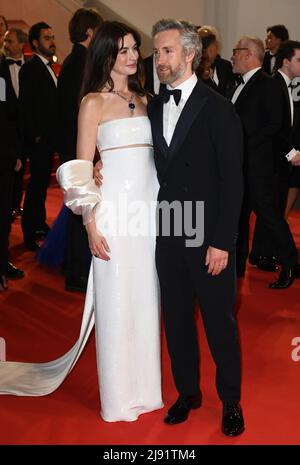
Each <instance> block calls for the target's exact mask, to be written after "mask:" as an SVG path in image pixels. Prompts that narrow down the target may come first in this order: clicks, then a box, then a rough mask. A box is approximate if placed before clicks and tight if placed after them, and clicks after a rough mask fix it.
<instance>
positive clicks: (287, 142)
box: [251, 40, 300, 257]
mask: <svg viewBox="0 0 300 465" xmlns="http://www.w3.org/2000/svg"><path fill="white" fill-rule="evenodd" d="M277 63H278V66H279V69H278V71H277V72H276V73H275V74H274V76H273V79H274V80H275V81H276V82H277V83H278V87H279V89H280V91H281V99H282V110H283V117H282V126H281V130H280V131H279V132H278V133H277V134H276V137H275V143H274V151H275V157H276V159H275V161H276V171H277V173H278V206H279V209H280V212H281V214H282V216H284V213H285V206H286V200H287V193H288V187H289V178H290V172H291V171H290V168H291V165H297V164H298V163H299V160H300V154H299V152H298V151H297V150H296V149H295V147H294V141H295V140H296V137H297V135H296V134H295V132H296V128H297V121H296V113H295V111H294V102H293V98H292V89H293V87H292V81H293V79H294V78H295V77H298V76H300V42H297V41H293V40H289V41H287V42H285V43H284V44H283V45H282V46H281V48H280V50H279V52H278V58H277ZM251 254H252V256H253V257H258V256H262V255H263V256H267V257H271V256H274V255H275V256H276V255H277V254H278V251H277V250H276V243H274V242H273V241H271V240H270V237H269V236H268V232H267V231H266V230H265V228H264V227H263V224H262V223H261V221H259V220H257V221H256V226H255V231H254V237H253V243H252V251H251Z"/></svg>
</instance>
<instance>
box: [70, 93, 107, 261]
mask: <svg viewBox="0 0 300 465" xmlns="http://www.w3.org/2000/svg"><path fill="white" fill-rule="evenodd" d="M102 107H103V99H102V97H101V95H100V94H89V95H87V96H86V97H84V98H83V100H82V102H81V105H80V109H79V115H78V136H77V158H78V159H80V160H88V161H93V159H94V156H95V149H96V141H97V132H98V125H99V121H100V115H101V114H102ZM85 227H86V230H87V233H88V241H89V247H90V250H91V253H92V254H93V255H95V256H96V257H98V258H102V259H103V260H110V257H109V256H108V255H107V252H110V250H109V246H108V244H107V242H106V239H105V237H104V236H102V234H101V232H100V231H98V230H97V227H96V222H95V214H94V212H93V213H92V215H91V221H90V222H89V223H87V224H86V225H85Z"/></svg>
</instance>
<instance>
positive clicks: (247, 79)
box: [243, 66, 261, 84]
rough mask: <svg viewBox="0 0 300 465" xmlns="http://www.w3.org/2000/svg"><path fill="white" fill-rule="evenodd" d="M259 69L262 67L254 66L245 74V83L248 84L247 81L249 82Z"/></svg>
mask: <svg viewBox="0 0 300 465" xmlns="http://www.w3.org/2000/svg"><path fill="white" fill-rule="evenodd" d="M259 69H261V67H260V66H259V67H258V68H253V69H251V70H250V71H248V72H247V73H245V74H243V79H244V83H245V84H246V82H248V81H249V80H250V79H251V78H252V76H254V74H255V73H256V72H257V71H258V70H259Z"/></svg>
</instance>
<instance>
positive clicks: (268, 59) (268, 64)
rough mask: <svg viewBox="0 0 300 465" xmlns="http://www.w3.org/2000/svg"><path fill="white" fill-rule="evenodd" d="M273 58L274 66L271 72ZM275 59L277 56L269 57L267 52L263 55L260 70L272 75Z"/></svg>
mask: <svg viewBox="0 0 300 465" xmlns="http://www.w3.org/2000/svg"><path fill="white" fill-rule="evenodd" d="M273 56H275V65H274V68H273V70H272V71H271V58H272V57H273ZM276 59H277V54H275V55H271V54H270V52H269V51H267V52H266V53H265V56H264V60H263V64H262V70H263V71H264V72H265V73H267V74H270V75H271V74H273V71H274V70H275V69H276V68H275V67H276Z"/></svg>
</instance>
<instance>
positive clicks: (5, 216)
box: [0, 67, 24, 292]
mask: <svg viewBox="0 0 300 465" xmlns="http://www.w3.org/2000/svg"><path fill="white" fill-rule="evenodd" d="M1 71H2V69H1V67H0V127H1V137H0V167H1V169H0V292H1V291H5V290H6V289H7V282H6V278H7V277H8V276H7V275H8V273H7V272H8V263H9V255H8V237H9V233H10V225H11V200H12V190H13V182H14V168H15V166H16V161H17V158H18V156H19V153H20V146H19V143H18V134H17V130H16V127H15V126H14V125H13V121H12V120H11V119H10V117H9V109H8V104H7V98H6V96H7V82H6V79H5V76H3V75H1ZM14 268H15V267H14ZM15 269H16V270H17V271H18V272H19V275H18V276H12V277H15V278H16V277H19V278H21V277H22V276H24V273H23V271H22V270H19V269H18V268H15Z"/></svg>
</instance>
